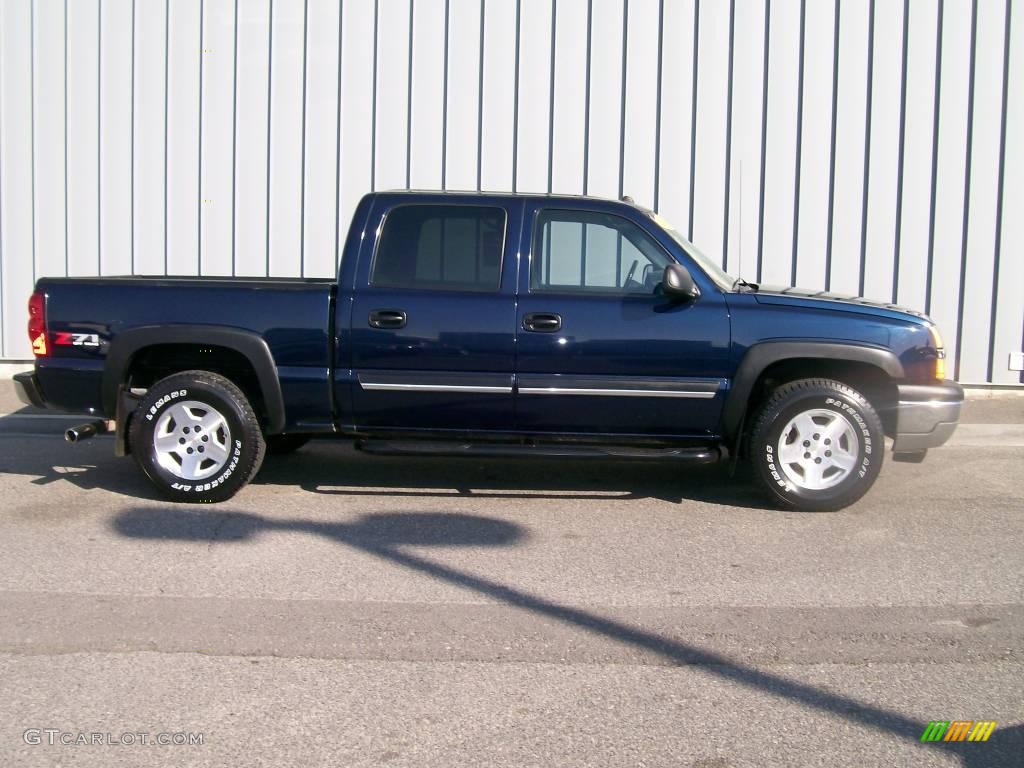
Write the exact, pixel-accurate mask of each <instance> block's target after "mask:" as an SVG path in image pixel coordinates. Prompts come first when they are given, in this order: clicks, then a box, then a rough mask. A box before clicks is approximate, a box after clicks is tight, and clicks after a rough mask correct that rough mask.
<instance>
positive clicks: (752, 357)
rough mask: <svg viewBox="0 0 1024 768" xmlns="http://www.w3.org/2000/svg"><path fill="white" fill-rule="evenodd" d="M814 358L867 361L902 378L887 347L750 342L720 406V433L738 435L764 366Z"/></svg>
mask: <svg viewBox="0 0 1024 768" xmlns="http://www.w3.org/2000/svg"><path fill="white" fill-rule="evenodd" d="M797 358H818V359H821V360H829V361H832V360H845V361H849V362H856V363H867V364H869V365H873V366H875V367H876V368H878V369H880V370H881V371H883V372H884V373H885V374H887V375H888V376H889V377H890V378H891V379H893V380H896V381H899V380H901V379H903V375H904V374H903V364H902V363H901V362H900V360H899V358H898V357H896V355H895V354H894V353H893V352H892V351H891V350H888V349H881V348H879V347H871V346H866V345H863V344H854V343H845V342H840V341H799V340H789V341H762V342H760V343H758V344H753V345H751V346H750V347H749V348H748V349H747V351H746V354H744V355H743V359H742V360H741V361H740V364H739V366H738V367H737V369H736V375H735V376H734V377H733V381H732V386H731V387H730V388H729V394H728V395H726V399H725V405H724V406H723V408H722V434H723V436H724V437H725V438H726V439H727V440H728V441H729V442H730V443H733V442H734V441H735V439H736V438H737V437H738V436H739V431H740V428H741V426H742V424H743V419H744V416H745V414H746V411H747V403H748V402H749V401H750V395H751V392H753V389H754V384H755V382H757V379H758V377H759V376H760V375H761V374H762V373H763V372H764V370H765V368H767V367H768V366H769V365H773V364H774V363H778V362H781V361H783V360H794V359H797Z"/></svg>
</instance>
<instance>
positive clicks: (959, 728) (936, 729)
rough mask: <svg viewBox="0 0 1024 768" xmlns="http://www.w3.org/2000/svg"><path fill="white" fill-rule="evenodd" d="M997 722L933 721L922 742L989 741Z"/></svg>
mask: <svg viewBox="0 0 1024 768" xmlns="http://www.w3.org/2000/svg"><path fill="white" fill-rule="evenodd" d="M995 727H996V721H995V720H952V721H951V720H932V721H931V722H930V723H928V727H927V728H925V729H924V733H922V734H921V741H988V737H989V736H991V735H992V731H994V730H995Z"/></svg>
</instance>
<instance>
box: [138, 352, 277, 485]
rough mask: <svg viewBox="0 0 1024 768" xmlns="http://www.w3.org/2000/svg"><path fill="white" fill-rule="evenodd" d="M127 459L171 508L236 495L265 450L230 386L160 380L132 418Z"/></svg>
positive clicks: (216, 378) (186, 378) (205, 378)
mask: <svg viewBox="0 0 1024 768" xmlns="http://www.w3.org/2000/svg"><path fill="white" fill-rule="evenodd" d="M130 437H131V444H132V455H133V456H134V457H135V461H136V463H137V464H138V465H139V468H140V469H141V470H142V472H143V474H145V475H146V477H147V478H148V479H149V481H150V482H151V483H153V485H154V486H156V488H157V489H158V490H159V491H160V492H161V493H162V494H163V495H165V496H167V497H168V498H170V499H173V500H174V501H184V502H192V503H204V502H205V503H209V502H216V501H224V500H225V499H229V498H231V497H232V496H234V495H235V493H237V492H238V491H239V490H240V489H241V488H242V487H243V486H244V485H245V484H246V483H248V482H249V480H251V479H252V478H253V477H254V476H255V475H256V473H257V472H258V471H259V468H260V464H262V463H263V455H264V453H265V451H266V445H265V443H264V441H263V433H262V432H261V431H260V425H259V422H258V421H257V419H256V414H255V413H254V412H253V409H252V406H251V405H250V404H249V401H248V400H247V399H246V397H245V395H244V394H243V393H242V391H241V390H240V389H239V388H238V387H236V386H235V385H234V384H233V383H232V382H231V381H229V380H228V379H226V378H224V377H223V376H220V375H218V374H215V373H210V372H208V371H185V372H183V373H176V374H174V375H172V376H168V377H167V378H165V379H161V380H160V381H158V382H157V383H156V384H154V385H153V386H152V387H150V388H149V391H148V392H147V393H146V396H145V397H144V398H143V399H142V402H141V403H139V406H138V408H137V409H136V411H135V413H134V414H133V415H132V422H131V435H130Z"/></svg>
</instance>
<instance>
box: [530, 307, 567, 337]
mask: <svg viewBox="0 0 1024 768" xmlns="http://www.w3.org/2000/svg"><path fill="white" fill-rule="evenodd" d="M523 329H524V330H527V331H533V332H534V333H555V332H556V331H560V330H562V316H561V315H556V314H555V313H554V312H531V313H530V314H528V315H524V316H523Z"/></svg>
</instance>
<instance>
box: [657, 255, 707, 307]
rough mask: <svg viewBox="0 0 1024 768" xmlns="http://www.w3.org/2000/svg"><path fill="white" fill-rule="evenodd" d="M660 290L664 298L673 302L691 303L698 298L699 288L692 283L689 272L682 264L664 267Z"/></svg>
mask: <svg viewBox="0 0 1024 768" xmlns="http://www.w3.org/2000/svg"><path fill="white" fill-rule="evenodd" d="M661 289H662V291H664V293H665V295H666V296H668V297H669V298H670V299H673V300H675V301H693V300H694V299H696V298H697V297H698V296H700V288H698V287H697V284H696V283H695V282H693V277H692V276H691V275H690V272H689V270H687V269H686V267H684V266H683V265H682V264H676V263H672V264H669V265H668V266H667V267H665V274H664V276H663V277H662V278H661Z"/></svg>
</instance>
